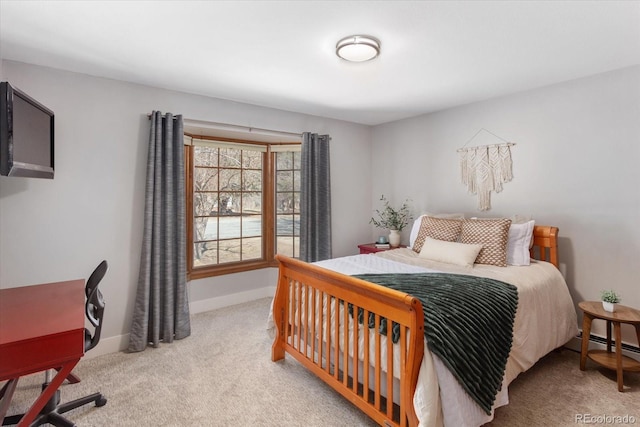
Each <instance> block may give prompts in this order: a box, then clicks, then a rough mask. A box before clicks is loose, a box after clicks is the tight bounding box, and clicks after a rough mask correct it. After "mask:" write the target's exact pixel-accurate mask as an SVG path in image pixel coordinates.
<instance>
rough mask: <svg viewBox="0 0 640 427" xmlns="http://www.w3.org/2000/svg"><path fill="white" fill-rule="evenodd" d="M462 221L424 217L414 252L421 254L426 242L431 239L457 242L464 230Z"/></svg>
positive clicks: (414, 245) (414, 244)
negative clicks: (461, 231)
mask: <svg viewBox="0 0 640 427" xmlns="http://www.w3.org/2000/svg"><path fill="white" fill-rule="evenodd" d="M462 222H463V221H462V220H461V219H450V218H434V217H432V216H423V217H422V223H421V224H420V231H419V232H418V237H416V241H415V242H414V243H413V250H414V251H416V252H417V253H420V251H421V250H422V245H424V240H425V239H426V238H427V237H431V238H432V239H436V240H444V241H446V242H457V241H458V237H459V236H460V230H461V229H462Z"/></svg>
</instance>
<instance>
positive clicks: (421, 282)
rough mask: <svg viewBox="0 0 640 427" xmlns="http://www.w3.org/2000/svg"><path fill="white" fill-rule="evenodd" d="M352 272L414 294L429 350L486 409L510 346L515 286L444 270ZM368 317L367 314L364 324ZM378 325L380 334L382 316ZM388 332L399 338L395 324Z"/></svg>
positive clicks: (383, 328) (498, 383)
mask: <svg viewBox="0 0 640 427" xmlns="http://www.w3.org/2000/svg"><path fill="white" fill-rule="evenodd" d="M354 277H358V278H360V279H363V280H366V281H368V282H372V283H376V284H378V285H383V286H386V287H388V288H391V289H395V290H398V291H401V292H405V293H407V294H410V295H412V296H414V297H416V298H418V299H419V300H420V302H421V303H422V309H423V312H424V335H425V337H426V339H427V346H428V347H429V350H431V352H432V353H433V354H436V355H437V356H438V357H439V358H440V359H441V360H442V362H443V363H444V364H445V365H446V366H447V367H448V368H449V370H450V371H451V373H452V374H453V376H454V377H455V378H456V379H457V380H458V382H459V383H460V385H461V386H462V387H463V388H464V390H465V391H466V392H467V393H468V394H469V396H471V398H472V399H473V400H475V401H476V402H477V403H478V405H480V407H481V408H482V409H483V410H484V411H485V412H486V413H487V414H491V408H492V406H493V402H494V401H495V398H496V395H497V394H498V391H499V390H500V388H501V386H502V378H503V376H504V371H505V367H506V365H507V358H508V357H509V352H510V351H511V343H512V340H513V321H514V318H515V315H516V309H517V307H518V291H517V289H516V287H515V286H513V285H510V284H508V283H504V282H501V281H498V280H494V279H488V278H483V277H475V276H466V275H461V274H446V273H418V274H360V275H355V276H354ZM351 310H352V307H351ZM379 314H380V315H381V316H384V313H379ZM362 317H363V312H362V310H358V318H359V321H360V323H362V322H363V320H364V319H363V318H362ZM372 322H373V314H370V317H369V319H368V322H367V323H369V326H370V327H372ZM380 330H381V333H383V334H385V335H386V330H387V325H386V320H385V321H383V322H381V324H380ZM392 338H393V341H394V342H397V340H398V338H399V327H398V325H397V324H394V325H393V328H392Z"/></svg>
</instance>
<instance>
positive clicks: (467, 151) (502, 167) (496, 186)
mask: <svg viewBox="0 0 640 427" xmlns="http://www.w3.org/2000/svg"><path fill="white" fill-rule="evenodd" d="M482 131H484V132H487V133H489V134H491V135H493V136H495V137H496V138H498V139H500V140H501V141H502V142H501V143H499V144H491V145H482V146H478V147H468V148H467V147H466V146H467V144H469V143H470V142H471V141H473V140H474V139H475V138H476V137H477V136H478V134H479V133H480V132H482ZM514 145H515V144H514V143H513V142H508V141H506V140H504V139H502V138H500V137H499V136H497V135H495V134H493V133H491V132H489V131H488V130H486V129H485V128H482V129H480V130H479V131H478V132H476V134H475V135H474V136H473V137H472V138H471V139H470V140H469V141H467V142H466V143H465V144H464V145H463V146H462V148H459V149H458V153H460V177H461V180H462V183H463V184H464V185H466V186H467V191H468V192H469V193H470V194H477V195H478V210H481V211H488V210H489V209H491V192H492V191H495V192H496V193H499V192H501V191H502V184H504V183H505V182H509V181H511V179H512V178H513V171H512V162H511V147H512V146H514Z"/></svg>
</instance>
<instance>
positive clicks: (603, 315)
mask: <svg viewBox="0 0 640 427" xmlns="http://www.w3.org/2000/svg"><path fill="white" fill-rule="evenodd" d="M578 306H579V307H580V309H581V310H582V312H583V318H582V351H581V352H580V370H582V371H584V370H585V365H586V363H587V357H588V358H589V359H591V360H593V361H594V362H596V363H597V364H598V365H601V366H604V367H605V368H608V369H613V370H615V371H616V373H617V379H618V391H620V392H621V391H623V373H624V371H628V372H640V362H639V361H637V360H635V359H632V358H630V357H627V356H623V355H622V334H621V332H620V324H621V323H628V324H630V325H633V326H634V327H635V328H636V334H637V336H638V344H640V311H638V310H636V309H634V308H631V307H626V306H624V305H620V304H616V311H615V312H613V313H611V312H608V311H604V309H603V308H602V302H601V301H583V302H581V303H580V304H578ZM593 319H600V320H606V321H607V350H606V351H605V350H591V351H589V336H590V334H591V322H592V321H593ZM611 325H613V330H614V335H615V337H614V338H615V352H612V351H611Z"/></svg>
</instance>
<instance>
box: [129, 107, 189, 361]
mask: <svg viewBox="0 0 640 427" xmlns="http://www.w3.org/2000/svg"><path fill="white" fill-rule="evenodd" d="M182 129H183V124H182V116H175V117H174V116H173V115H171V114H170V113H167V114H166V115H165V116H164V117H163V116H162V114H161V113H160V112H159V111H154V112H153V113H152V115H151V132H150V135H149V153H148V157H147V181H146V195H145V209H144V230H143V241H142V254H141V257H140V275H139V277H138V293H137V296H136V301H135V307H134V312H133V324H132V326H131V334H130V339H129V351H142V350H144V349H145V348H146V347H147V345H152V346H154V347H157V346H158V345H159V344H160V341H162V342H165V343H170V342H172V341H173V340H174V339H181V338H184V337H187V336H189V335H190V334H191V324H190V320H189V301H188V297H187V283H186V277H187V271H186V270H187V267H186V266H187V263H186V261H187V258H186V224H185V188H184V186H185V183H184V175H185V174H184V142H183V130H182Z"/></svg>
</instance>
